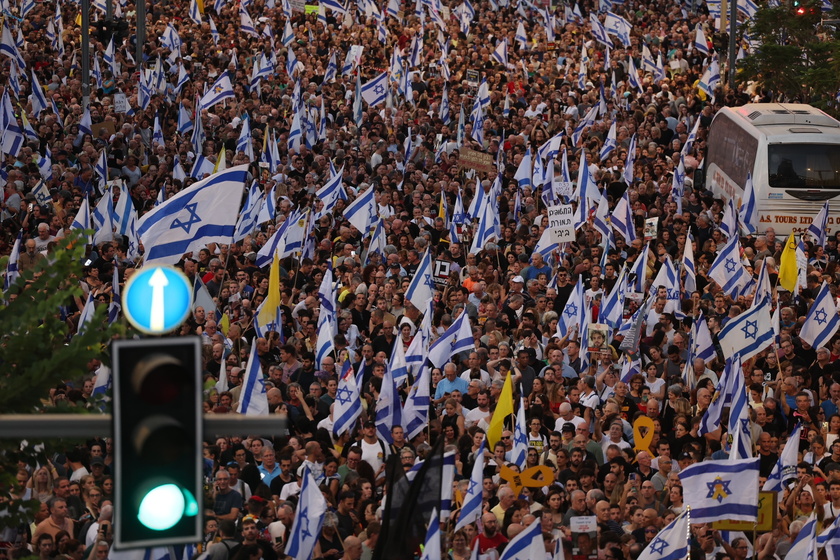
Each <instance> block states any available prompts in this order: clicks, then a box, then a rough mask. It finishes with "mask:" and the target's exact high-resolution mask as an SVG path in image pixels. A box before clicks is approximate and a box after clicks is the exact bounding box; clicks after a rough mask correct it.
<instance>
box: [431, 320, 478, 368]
mask: <svg viewBox="0 0 840 560" xmlns="http://www.w3.org/2000/svg"><path fill="white" fill-rule="evenodd" d="M473 345H474V341H473V336H472V327H471V325H470V320H469V314H468V313H467V311H466V309H464V310H463V311H462V312H461V314H460V315H458V318H457V319H455V320H454V321H452V324H451V325H449V328H448V329H446V331H445V332H444V333H443V334H442V335H440V338H438V339H437V340H435V341H434V342H433V343H432V345H431V346H430V347H429V361H430V362H431V363H432V364H433V365H434V366H435V367H443V366H444V364H446V363H447V362H449V361H451V360H452V357H453V356H455V355H456V354H459V353H461V352H464V351H466V350H468V349H470V348H472V347H473Z"/></svg>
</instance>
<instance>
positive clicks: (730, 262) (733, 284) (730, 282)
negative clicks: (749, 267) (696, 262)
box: [709, 230, 749, 297]
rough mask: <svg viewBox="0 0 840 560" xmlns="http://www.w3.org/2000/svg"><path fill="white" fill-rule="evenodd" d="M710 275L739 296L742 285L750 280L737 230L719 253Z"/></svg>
mask: <svg viewBox="0 0 840 560" xmlns="http://www.w3.org/2000/svg"><path fill="white" fill-rule="evenodd" d="M709 276H710V277H711V278H712V280H714V281H715V282H717V284H718V286H720V288H721V290H723V292H724V293H725V294H727V295H729V296H731V297H737V295H738V291H739V290H740V289H741V287H742V286H744V285H745V284H747V283H748V282H749V275H748V274H747V271H746V269H745V268H744V265H743V264H741V242H740V240H739V239H738V235H737V230H736V234H735V235H731V236H730V238H729V240H728V241H727V242H726V245H724V246H723V248H722V249H721V250H720V253H718V256H717V258H715V261H714V262H713V263H712V266H711V267H710V268H709Z"/></svg>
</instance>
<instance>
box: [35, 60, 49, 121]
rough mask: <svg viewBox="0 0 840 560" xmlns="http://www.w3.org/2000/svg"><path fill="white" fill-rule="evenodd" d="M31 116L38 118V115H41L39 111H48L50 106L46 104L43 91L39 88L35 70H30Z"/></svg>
mask: <svg viewBox="0 0 840 560" xmlns="http://www.w3.org/2000/svg"><path fill="white" fill-rule="evenodd" d="M31 85H32V96H31V99H32V114H33V115H35V118H38V115H40V114H41V111H44V110H46V109H49V108H50V106H49V104H47V98H46V96H45V95H44V89H43V88H42V87H41V84H40V83H39V82H38V76H36V75H35V70H32V84H31Z"/></svg>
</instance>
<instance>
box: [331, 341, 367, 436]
mask: <svg viewBox="0 0 840 560" xmlns="http://www.w3.org/2000/svg"><path fill="white" fill-rule="evenodd" d="M361 414H362V403H361V400H360V397H359V387H358V386H357V385H356V375H355V374H354V372H353V367H352V366H351V365H350V359H349V358H348V359H347V360H346V361H345V362H344V366H343V367H342V370H341V377H340V378H339V380H338V391H337V392H336V395H335V404H334V408H333V418H334V419H335V423H334V425H333V434H335V436H336V437H339V436H341V435H342V434H343V433H345V432H347V431H351V430H352V428H353V424H355V423H356V420H357V419H358V418H359V416H360V415H361Z"/></svg>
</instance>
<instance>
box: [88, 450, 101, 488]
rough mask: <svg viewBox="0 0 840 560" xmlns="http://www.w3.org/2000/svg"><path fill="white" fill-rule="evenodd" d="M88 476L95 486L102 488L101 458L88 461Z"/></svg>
mask: <svg viewBox="0 0 840 560" xmlns="http://www.w3.org/2000/svg"><path fill="white" fill-rule="evenodd" d="M90 474H91V475H92V476H93V479H94V480H95V481H96V485H97V486H102V481H103V480H105V461H104V460H103V459H102V457H92V458H91V460H90Z"/></svg>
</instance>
